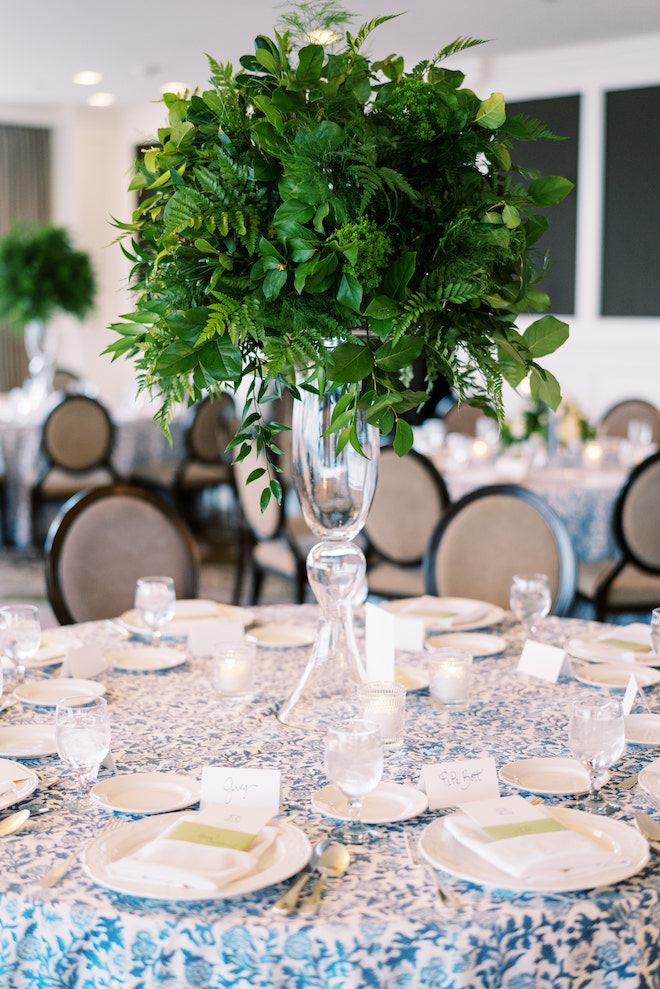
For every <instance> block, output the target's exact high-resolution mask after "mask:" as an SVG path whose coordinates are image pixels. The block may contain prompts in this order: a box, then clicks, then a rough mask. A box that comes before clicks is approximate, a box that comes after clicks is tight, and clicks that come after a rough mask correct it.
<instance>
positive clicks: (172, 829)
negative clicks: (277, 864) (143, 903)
mask: <svg viewBox="0 0 660 989" xmlns="http://www.w3.org/2000/svg"><path fill="white" fill-rule="evenodd" d="M182 823H188V824H193V825H202V826H203V827H204V828H205V829H213V830H216V831H217V830H218V829H217V828H214V825H213V814H212V812H209V813H205V812H203V811H200V812H199V813H195V814H185V815H183V816H182V817H180V818H179V819H178V820H177V821H175V822H174V823H173V824H170V825H169V826H168V827H167V828H166V829H165V830H164V831H163V832H162V833H161V834H159V835H157V836H156V837H155V838H154V839H153V840H152V841H149V842H147V844H145V845H142V847H141V848H139V849H138V850H137V851H136V852H133V853H132V854H131V855H127V856H125V857H124V858H120V859H117V860H116V861H115V862H111V863H110V864H109V865H108V872H109V873H110V875H111V876H114V877H115V878H117V879H124V880H126V879H127V880H130V881H131V882H138V883H148V884H155V885H158V886H171V887H175V888H177V889H180V888H187V889H199V890H209V891H210V892H213V891H215V890H218V889H223V888H224V887H225V886H227V885H228V884H229V883H231V882H233V881H234V880H236V879H240V878H243V877H245V876H248V875H250V874H251V873H252V872H255V871H256V870H257V869H258V868H259V862H260V859H261V857H262V856H263V855H264V853H265V852H266V851H267V850H268V849H269V848H270V846H271V845H272V844H273V842H274V840H275V837H276V835H277V828H275V827H264V828H262V829H261V831H260V832H259V834H258V835H257V837H256V838H255V839H254V841H253V843H252V844H251V845H250V847H249V849H248V850H247V851H240V850H239V849H236V848H226V847H224V846H221V845H214V844H207V843H200V842H199V841H197V840H195V841H193V840H186V839H185V838H182V837H176V835H177V834H179V835H181V824H182ZM184 833H185V832H184ZM206 833H207V835H209V834H210V831H209V830H207V831H206ZM210 836H211V837H212V834H211V835H210Z"/></svg>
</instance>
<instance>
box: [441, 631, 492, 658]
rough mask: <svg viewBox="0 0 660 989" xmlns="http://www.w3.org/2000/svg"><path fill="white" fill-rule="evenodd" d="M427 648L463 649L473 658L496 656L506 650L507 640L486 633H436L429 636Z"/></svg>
mask: <svg viewBox="0 0 660 989" xmlns="http://www.w3.org/2000/svg"><path fill="white" fill-rule="evenodd" d="M426 648H427V649H429V650H433V649H463V650H465V652H469V653H470V655H471V656H496V655H497V653H498V652H504V650H505V649H506V640H505V639H503V638H502V637H501V636H499V635H487V634H486V633H485V632H436V633H435V634H434V635H429V637H428V639H427V640H426Z"/></svg>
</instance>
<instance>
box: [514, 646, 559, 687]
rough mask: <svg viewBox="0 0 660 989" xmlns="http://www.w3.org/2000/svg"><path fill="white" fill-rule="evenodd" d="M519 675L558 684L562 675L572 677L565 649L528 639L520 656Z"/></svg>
mask: <svg viewBox="0 0 660 989" xmlns="http://www.w3.org/2000/svg"><path fill="white" fill-rule="evenodd" d="M518 673H526V674H527V675H528V676H533V677H538V678H539V679H540V680H546V681H547V682H548V683H556V682H557V680H558V678H559V675H560V674H561V673H565V674H566V675H567V676H570V675H571V666H570V663H569V660H568V656H567V655H566V653H565V652H564V650H563V649H560V648H558V647H557V646H549V645H547V644H546V643H545V642H534V641H533V640H532V639H528V640H527V642H526V643H525V645H524V646H523V651H522V653H521V655H520V661H519V663H518Z"/></svg>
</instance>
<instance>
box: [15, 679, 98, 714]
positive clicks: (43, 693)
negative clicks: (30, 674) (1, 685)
mask: <svg viewBox="0 0 660 989" xmlns="http://www.w3.org/2000/svg"><path fill="white" fill-rule="evenodd" d="M104 693H105V687H104V685H103V684H102V683H98V682H97V681H96V680H79V679H77V678H76V677H53V678H52V679H50V680H26V681H25V683H20V684H19V685H18V687H16V688H15V689H14V697H15V698H16V700H19V701H21V702H22V703H23V704H30V705H34V706H35V707H57V703H58V701H61V700H62V698H63V697H73V696H76V695H77V696H81V697H101V695H102V694H104Z"/></svg>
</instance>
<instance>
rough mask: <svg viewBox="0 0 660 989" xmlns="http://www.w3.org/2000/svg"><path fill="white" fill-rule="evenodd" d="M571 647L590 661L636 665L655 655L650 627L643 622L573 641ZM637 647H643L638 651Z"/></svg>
mask: <svg viewBox="0 0 660 989" xmlns="http://www.w3.org/2000/svg"><path fill="white" fill-rule="evenodd" d="M571 646H575V647H577V650H578V651H579V653H580V655H582V656H584V658H589V659H594V660H596V659H602V660H606V661H610V662H612V661H617V660H618V661H619V662H625V663H634V662H635V661H636V660H638V659H640V660H644V659H647V658H648V657H649V656H652V655H654V654H653V652H652V650H651V649H650V641H649V626H648V625H644V624H643V623H642V622H634V623H633V624H631V625H626V626H620V627H619V628H617V629H609V630H608V631H607V632H603V633H601V634H600V635H599V636H597V637H596V638H594V639H579V638H578V639H573V640H572V641H571ZM635 646H643V647H645V648H643V649H636V648H635Z"/></svg>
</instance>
